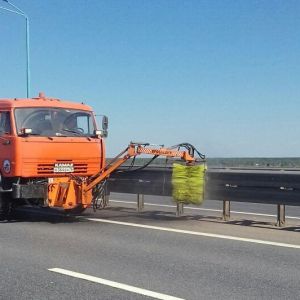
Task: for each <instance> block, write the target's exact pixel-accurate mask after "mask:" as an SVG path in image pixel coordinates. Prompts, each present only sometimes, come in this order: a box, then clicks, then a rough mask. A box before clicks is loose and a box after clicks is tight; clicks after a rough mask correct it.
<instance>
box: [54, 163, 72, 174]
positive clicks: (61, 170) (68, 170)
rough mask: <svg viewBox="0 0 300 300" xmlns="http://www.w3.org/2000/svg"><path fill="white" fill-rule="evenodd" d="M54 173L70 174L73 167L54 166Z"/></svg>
mask: <svg viewBox="0 0 300 300" xmlns="http://www.w3.org/2000/svg"><path fill="white" fill-rule="evenodd" d="M53 171H54V173H71V172H74V165H73V164H71V163H56V164H54V170H53Z"/></svg>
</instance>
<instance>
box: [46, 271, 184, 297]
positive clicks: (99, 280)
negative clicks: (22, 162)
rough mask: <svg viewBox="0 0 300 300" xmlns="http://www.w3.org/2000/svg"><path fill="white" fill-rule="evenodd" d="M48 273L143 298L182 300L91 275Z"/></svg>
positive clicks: (61, 272) (68, 272) (62, 272)
mask: <svg viewBox="0 0 300 300" xmlns="http://www.w3.org/2000/svg"><path fill="white" fill-rule="evenodd" d="M48 271H51V272H55V273H59V274H63V275H67V276H71V277H75V278H79V279H83V280H87V281H91V282H95V283H99V284H103V285H106V286H110V287H113V288H116V289H120V290H124V291H128V292H131V293H135V294H139V295H143V296H148V297H151V298H155V299H161V300H184V299H183V298H177V297H173V296H169V295H166V294H161V293H157V292H153V291H149V290H145V289H141V288H138V287H135V286H132V285H128V284H124V283H119V282H116V281H111V280H107V279H103V278H99V277H95V276H91V275H86V274H83V273H78V272H73V271H69V270H65V269H61V268H52V269H48Z"/></svg>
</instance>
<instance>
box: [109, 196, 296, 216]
mask: <svg viewBox="0 0 300 300" xmlns="http://www.w3.org/2000/svg"><path fill="white" fill-rule="evenodd" d="M109 201H111V202H115V203H125V204H136V202H134V201H123V200H111V199H110V200H109ZM144 204H145V205H148V206H158V207H170V208H176V206H175V205H169V204H155V203H147V202H145V203H144ZM184 209H190V210H202V211H213V212H222V210H221V209H213V208H200V207H189V206H185V207H184ZM230 212H231V213H234V214H241V215H253V216H262V217H277V215H271V214H261V213H252V212H244V211H235V210H231V211H230ZM285 218H286V219H294V220H300V218H299V217H292V216H286V217H285Z"/></svg>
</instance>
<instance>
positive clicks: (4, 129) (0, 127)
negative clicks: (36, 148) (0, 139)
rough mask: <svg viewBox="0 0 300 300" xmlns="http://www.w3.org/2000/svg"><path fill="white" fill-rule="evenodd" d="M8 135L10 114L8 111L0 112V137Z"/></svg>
mask: <svg viewBox="0 0 300 300" xmlns="http://www.w3.org/2000/svg"><path fill="white" fill-rule="evenodd" d="M10 133H11V126H10V113H9V112H8V111H0V135H3V134H10Z"/></svg>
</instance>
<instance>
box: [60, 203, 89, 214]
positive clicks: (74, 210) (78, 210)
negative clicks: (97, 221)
mask: <svg viewBox="0 0 300 300" xmlns="http://www.w3.org/2000/svg"><path fill="white" fill-rule="evenodd" d="M85 210H86V207H82V205H78V206H76V207H74V208H72V209H65V211H64V212H65V214H67V215H80V214H82V213H83V212H84V211H85Z"/></svg>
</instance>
